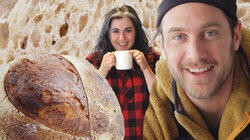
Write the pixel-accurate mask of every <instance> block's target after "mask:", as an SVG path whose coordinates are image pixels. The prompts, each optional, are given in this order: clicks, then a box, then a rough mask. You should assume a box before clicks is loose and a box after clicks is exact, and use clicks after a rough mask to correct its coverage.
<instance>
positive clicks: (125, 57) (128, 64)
mask: <svg viewBox="0 0 250 140" xmlns="http://www.w3.org/2000/svg"><path fill="white" fill-rule="evenodd" d="M115 60H116V64H115V67H116V69H117V70H129V69H132V68H133V57H132V54H131V53H130V52H129V51H115Z"/></svg>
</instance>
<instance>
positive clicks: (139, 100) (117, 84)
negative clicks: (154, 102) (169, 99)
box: [86, 51, 160, 140]
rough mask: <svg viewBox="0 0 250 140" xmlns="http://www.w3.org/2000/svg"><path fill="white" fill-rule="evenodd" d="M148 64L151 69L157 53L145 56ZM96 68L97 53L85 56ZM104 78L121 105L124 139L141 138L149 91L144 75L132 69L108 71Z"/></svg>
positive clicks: (97, 62) (156, 58) (153, 68)
mask: <svg viewBox="0 0 250 140" xmlns="http://www.w3.org/2000/svg"><path fill="white" fill-rule="evenodd" d="M145 57H146V58H147V60H148V64H149V66H150V68H151V69H152V71H153V72H154V70H155V63H156V62H157V61H158V60H159V57H160V56H159V54H158V53H156V52H155V51H151V53H149V54H148V55H147V56H145ZM86 60H88V61H89V62H90V63H92V64H93V65H94V66H95V67H96V68H97V69H99V67H100V65H101V58H100V57H98V55H97V53H93V54H90V55H88V56H87V57H86ZM106 79H107V80H108V82H109V84H110V86H111V87H112V88H113V90H114V92H115V94H116V96H117V98H118V101H119V103H120V106H121V110H122V114H123V117H124V122H125V138H124V139H136V140H137V139H142V127H143V119H144V115H145V112H146V109H147V107H148V103H149V91H148V88H147V84H146V80H145V78H144V76H141V75H140V74H136V73H135V72H134V71H133V70H125V71H124V70H116V69H115V68H114V67H113V68H112V69H111V70H110V71H109V73H108V75H107V77H106Z"/></svg>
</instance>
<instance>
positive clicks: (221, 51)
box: [162, 3, 238, 99]
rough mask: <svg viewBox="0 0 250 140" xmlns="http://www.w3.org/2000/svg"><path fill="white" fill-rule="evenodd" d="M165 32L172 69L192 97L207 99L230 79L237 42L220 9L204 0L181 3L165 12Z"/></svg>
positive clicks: (168, 57) (168, 58) (175, 76)
mask: <svg viewBox="0 0 250 140" xmlns="http://www.w3.org/2000/svg"><path fill="white" fill-rule="evenodd" d="M162 34H163V44H164V46H163V47H162V53H163V55H165V56H166V60H167V64H168V67H169V70H170V72H171V74H172V76H173V78H174V79H175V80H176V81H177V83H179V84H180V85H181V86H182V88H183V89H184V90H185V92H186V93H187V95H188V96H189V97H192V98H195V99H208V98H209V97H211V96H212V95H214V94H215V93H216V92H217V91H218V90H219V89H220V88H221V87H222V86H223V85H224V84H225V83H226V81H228V77H229V76H230V75H231V74H232V69H233V55H234V50H237V49H238V46H237V45H234V43H233V42H234V41H233V39H232V35H231V31H230V27H229V22H228V21H227V19H226V16H225V15H224V13H223V12H222V11H221V10H219V9H218V8H216V7H213V6H210V5H207V4H202V3H186V4H182V5H178V6H176V7H174V8H172V9H171V10H170V11H168V12H167V13H166V15H165V16H164V18H163V20H162Z"/></svg>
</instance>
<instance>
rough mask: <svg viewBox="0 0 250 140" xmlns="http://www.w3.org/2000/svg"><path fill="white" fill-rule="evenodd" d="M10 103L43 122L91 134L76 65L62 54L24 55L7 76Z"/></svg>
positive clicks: (6, 88)
mask: <svg viewBox="0 0 250 140" xmlns="http://www.w3.org/2000/svg"><path fill="white" fill-rule="evenodd" d="M4 87H5V91H6V94H7V96H8V98H9V100H10V101H11V103H12V104H13V105H14V106H15V107H16V108H17V109H18V110H19V111H21V112H22V113H23V114H24V115H26V116H28V117H30V118H32V119H34V120H36V121H38V122H40V123H42V124H43V125H45V126H47V127H49V128H51V129H54V130H57V131H61V132H65V133H68V134H70V135H74V136H84V137H90V135H91V133H90V121H89V111H88V102H87V97H86V94H85V91H84V88H83V85H82V81H81V79H80V76H79V74H78V72H77V70H76V69H75V68H74V66H73V65H72V64H71V63H70V62H68V61H67V60H65V59H64V58H63V57H61V56H59V55H39V56H36V57H33V58H29V59H28V58H25V59H22V60H21V61H20V62H19V63H17V64H15V65H14V66H13V67H11V68H10V69H9V71H8V72H7V74H6V76H5V79H4Z"/></svg>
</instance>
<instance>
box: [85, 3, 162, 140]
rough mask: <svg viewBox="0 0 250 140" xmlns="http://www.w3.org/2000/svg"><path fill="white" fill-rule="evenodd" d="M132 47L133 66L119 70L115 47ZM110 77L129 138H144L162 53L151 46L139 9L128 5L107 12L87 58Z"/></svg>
mask: <svg viewBox="0 0 250 140" xmlns="http://www.w3.org/2000/svg"><path fill="white" fill-rule="evenodd" d="M121 50H130V53H131V54H132V56H133V58H134V65H133V69H132V70H116V68H115V67H114V65H115V63H116V61H115V56H114V51H121ZM86 59H87V60H88V61H89V62H90V63H92V64H93V65H94V66H95V67H96V68H97V69H98V70H99V71H100V73H101V74H102V75H103V76H104V77H106V79H107V80H108V82H109V84H110V86H111V87H112V88H113V90H114V92H115V94H116V96H117V98H118V101H119V103H120V105H121V109H122V113H123V116H124V120H125V139H142V126H143V119H144V114H145V111H146V109H147V107H148V102H149V90H150V88H151V86H152V83H153V80H154V73H153V71H152V70H154V69H155V63H156V61H158V60H159V54H158V53H156V52H155V51H153V50H151V48H150V47H149V46H148V39H147V37H146V35H145V32H144V30H143V29H142V23H141V21H140V19H139V17H138V15H137V13H136V11H135V10H134V9H133V8H132V7H130V6H127V5H123V6H122V7H117V8H114V9H112V10H111V11H110V12H108V13H107V14H106V15H105V20H104V24H103V26H102V29H101V32H100V35H99V39H98V44H97V45H96V46H95V52H94V53H92V54H90V55H88V56H87V58H86Z"/></svg>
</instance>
